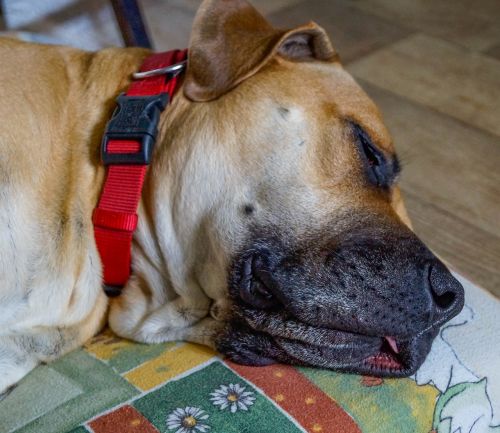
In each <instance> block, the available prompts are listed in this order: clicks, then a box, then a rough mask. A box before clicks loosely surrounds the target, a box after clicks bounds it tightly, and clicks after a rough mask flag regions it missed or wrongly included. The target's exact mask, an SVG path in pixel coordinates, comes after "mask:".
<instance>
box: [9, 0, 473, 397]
mask: <svg viewBox="0 0 500 433" xmlns="http://www.w3.org/2000/svg"><path fill="white" fill-rule="evenodd" d="M148 56H150V53H149V52H148V51H146V50H141V49H107V50H103V51H100V52H97V53H87V52H82V51H79V50H75V49H71V48H65V47H57V46H40V45H33V44H26V43H21V42H17V41H14V40H9V39H2V40H0V58H1V59H2V61H1V65H0V100H1V101H2V104H0V119H2V121H1V123H0V393H2V392H5V391H6V390H7V389H8V388H10V387H11V386H13V385H15V384H16V383H17V382H18V381H19V380H20V379H21V378H22V377H23V376H24V375H25V374H26V373H28V372H29V371H30V370H31V369H32V368H34V367H35V366H36V365H37V364H39V363H40V362H45V361H50V360H53V359H56V358H57V357H59V356H61V355H62V354H64V353H66V352H68V351H69V350H72V349H74V348H76V347H78V346H79V345H81V344H82V343H84V342H85V341H86V340H87V339H88V338H90V337H91V336H92V335H94V334H96V333H97V332H98V331H99V330H100V329H101V328H102V326H103V325H104V324H105V323H106V321H108V322H109V325H110V326H111V328H112V329H113V330H114V332H116V333H117V334H118V335H120V336H123V337H126V338H130V339H132V340H136V341H142V342H161V341H168V340H175V339H183V340H187V341H194V342H199V343H202V344H209V345H212V346H215V347H217V348H218V349H219V350H220V351H221V352H223V353H224V354H227V355H228V356H230V357H231V358H232V359H234V360H235V361H237V362H242V363H247V364H255V365H263V364H267V363H272V362H286V363H293V364H301V365H309V366H318V367H326V368H333V369H338V370H342V371H348V372H355V373H364V374H373V375H383V376H405V375H409V374H412V373H414V372H415V371H416V369H417V368H418V367H419V366H420V364H421V363H422V362H423V360H424V358H425V356H426V355H427V353H428V352H429V350H430V347H431V344H432V341H433V338H434V337H435V336H436V334H437V332H438V330H439V327H440V326H441V325H442V324H443V323H444V322H446V321H447V320H449V319H450V318H452V317H453V316H454V315H456V314H457V313H458V312H459V311H460V309H461V308H462V306H463V289H462V288H461V286H460V285H459V283H458V282H457V281H456V280H455V279H454V278H453V277H452V276H451V274H450V273H449V272H448V270H447V269H446V268H445V266H444V265H443V264H442V263H441V262H440V261H439V260H438V259H437V258H436V257H435V256H434V255H433V254H432V253H431V252H430V251H429V250H428V249H427V248H426V247H425V245H423V243H422V242H421V241H420V240H419V239H418V238H417V237H416V236H415V235H414V234H413V232H412V231H411V228H410V225H409V221H408V219H407V217H406V213H405V210H404V206H403V203H402V201H401V198H400V194H399V190H398V187H397V181H398V176H399V173H400V167H399V164H398V160H397V157H396V155H395V153H394V148H393V145H392V143H391V138H390V136H389V134H388V132H387V130H386V129H385V127H384V124H383V122H382V120H381V116H380V114H379V112H378V111H377V108H376V107H375V105H374V104H373V102H372V101H371V100H370V99H369V98H368V97H367V96H366V94H365V93H364V92H363V91H362V90H361V89H360V87H359V86H358V85H357V84H356V83H355V81H354V80H353V79H352V77H351V76H350V75H349V74H348V73H347V72H346V71H345V70H344V69H343V67H342V65H341V63H340V61H339V57H338V56H337V53H336V52H335V50H334V49H333V47H332V44H331V42H330V40H329V39H328V37H327V35H326V34H325V32H324V31H323V29H322V28H320V27H319V26H317V25H316V24H314V23H310V24H307V25H304V26H301V27H298V28H295V29H291V30H278V29H275V28H273V27H272V26H271V25H270V24H268V23H267V22H266V21H265V20H264V18H262V16H261V15H259V14H258V13H257V12H256V11H255V9H253V8H252V7H251V6H250V5H249V4H248V3H246V2H245V1H243V0H206V1H204V2H203V4H202V6H201V8H200V10H199V12H198V14H197V17H196V19H195V22H194V25H193V31H192V36H191V42H190V46H189V57H188V64H187V68H186V70H185V71H184V72H183V73H181V75H180V76H179V77H178V79H179V80H180V81H179V83H180V84H179V88H178V89H177V90H176V92H175V95H173V97H172V98H171V101H170V105H169V106H168V107H167V109H166V110H165V111H164V112H163V113H162V114H161V118H160V122H159V133H158V136H157V139H156V145H155V149H154V152H153V155H152V161H151V164H150V165H149V168H148V171H147V175H146V180H145V184H144V188H143V191H142V197H141V201H140V205H139V208H138V211H137V213H138V227H137V230H136V231H135V234H134V238H133V246H132V273H131V277H130V279H129V281H128V283H127V284H126V286H125V287H124V288H123V291H122V294H121V295H120V296H119V297H117V298H113V299H112V300H108V298H107V297H106V296H105V294H104V292H103V288H102V287H103V266H102V262H101V256H100V255H99V251H98V249H97V246H96V241H95V238H94V227H93V223H92V214H93V211H94V209H95V208H96V206H97V202H98V200H99V197H100V194H101V190H102V188H103V184H104V181H105V176H106V168H105V167H104V165H103V164H102V162H101V158H100V143H101V137H102V135H103V133H104V128H105V125H106V122H107V121H108V120H109V118H110V116H111V114H112V112H113V109H114V107H115V102H114V101H115V99H116V97H117V96H118V95H119V94H120V93H121V92H123V91H125V90H126V89H127V88H128V87H129V85H130V83H131V77H132V74H133V73H135V72H137V71H138V70H139V68H140V66H141V64H142V63H143V61H144V60H145V59H146V58H148ZM165 79H167V78H165ZM108 306H109V309H108ZM108 311H109V314H108Z"/></svg>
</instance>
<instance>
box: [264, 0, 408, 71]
mask: <svg viewBox="0 0 500 433" xmlns="http://www.w3.org/2000/svg"><path fill="white" fill-rule="evenodd" d="M354 3H355V2H352V1H347V0H306V1H302V2H300V3H298V4H295V5H293V6H290V7H287V8H284V9H282V10H280V11H279V12H277V13H274V14H271V15H269V18H270V20H271V22H272V23H273V24H275V25H277V26H278V27H285V28H287V27H294V26H296V25H298V24H304V23H306V22H308V21H311V20H312V21H316V22H317V23H318V24H319V25H321V26H323V27H324V28H325V30H326V31H327V32H328V34H329V35H330V37H331V38H332V41H333V43H334V46H335V48H336V49H337V51H338V52H339V53H340V57H341V59H342V61H343V62H344V63H349V62H351V61H353V60H354V59H357V58H359V57H361V56H363V55H366V54H368V53H370V52H372V51H374V50H377V49H379V48H381V47H383V46H385V45H387V44H390V43H393V42H395V41H397V40H399V39H401V38H404V37H405V36H407V35H409V34H410V33H411V30H409V29H408V28H405V27H404V25H401V24H399V23H394V22H391V21H388V20H385V19H384V18H381V17H378V16H376V15H373V14H370V13H365V12H363V11H361V10H359V9H357V8H356V7H355V6H354V5H353V4H354Z"/></svg>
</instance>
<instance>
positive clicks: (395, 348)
mask: <svg viewBox="0 0 500 433" xmlns="http://www.w3.org/2000/svg"><path fill="white" fill-rule="evenodd" d="M384 338H385V341H387V343H389V346H391V349H392V350H393V351H394V353H399V348H398V343H396V339H395V338H394V337H384Z"/></svg>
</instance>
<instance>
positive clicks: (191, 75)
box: [184, 0, 338, 101]
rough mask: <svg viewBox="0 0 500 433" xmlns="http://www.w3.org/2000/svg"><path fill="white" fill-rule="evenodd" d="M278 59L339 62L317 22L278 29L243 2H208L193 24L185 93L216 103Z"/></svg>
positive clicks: (199, 99) (190, 97) (243, 0)
mask: <svg viewBox="0 0 500 433" xmlns="http://www.w3.org/2000/svg"><path fill="white" fill-rule="evenodd" d="M277 55H280V56H282V57H285V58H287V59H291V60H296V61H312V60H319V61H328V62H332V61H338V56H337V54H336V52H335V50H334V49H333V47H332V44H331V42H330V39H329V38H328V36H327V35H326V33H325V31H324V30H323V29H322V28H321V27H320V26H318V25H317V24H315V23H312V22H311V23H309V24H306V25H304V26H300V27H297V28H295V29H292V30H279V29H275V28H274V27H272V26H271V25H270V24H269V23H268V22H267V21H266V20H265V18H264V17H263V16H262V15H260V14H259V12H257V10H256V9H255V8H253V7H252V6H251V5H250V4H249V3H247V2H246V1H245V0H205V1H204V2H203V3H202V5H201V7H200V9H199V10H198V13H197V15H196V18H195V20H194V24H193V31H192V34H191V42H190V47H189V61H188V70H187V75H186V81H185V85H184V93H185V95H186V96H187V97H188V98H189V99H192V100H193V101H209V100H212V99H216V98H218V97H219V96H221V95H223V94H224V93H226V92H228V91H229V90H231V89H232V88H234V87H235V86H237V85H238V84H239V83H241V82H242V81H244V80H245V79H247V78H249V77H251V76H252V75H254V74H255V73H257V72H258V71H259V70H260V69H261V68H262V67H263V66H265V65H266V64H267V63H268V62H269V61H270V60H271V59H272V58H273V57H275V56H277Z"/></svg>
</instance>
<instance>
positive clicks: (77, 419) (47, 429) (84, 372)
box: [16, 349, 139, 433]
mask: <svg viewBox="0 0 500 433" xmlns="http://www.w3.org/2000/svg"><path fill="white" fill-rule="evenodd" d="M47 368H49V369H51V370H53V372H54V374H55V376H54V374H52V377H61V376H63V377H66V379H67V381H68V382H69V383H72V384H74V386H75V388H77V389H79V390H81V393H78V394H77V395H74V396H73V397H71V398H69V399H68V400H67V401H63V402H61V404H59V405H58V406H57V407H54V408H53V409H52V410H49V411H47V412H45V413H44V415H43V416H41V417H40V418H37V419H35V420H33V421H31V422H29V423H27V424H26V425H24V427H23V428H21V429H19V430H17V431H16V433H17V432H19V433H40V432H44V433H61V432H67V431H69V430H71V429H74V428H76V427H78V426H79V425H80V424H82V423H83V422H85V421H86V420H88V419H89V418H91V417H92V416H94V415H97V414H98V413H100V412H102V411H104V410H106V409H109V408H112V407H113V406H115V405H117V404H119V403H121V402H123V401H125V400H128V399H130V398H132V397H133V396H135V395H137V394H139V391H138V390H137V389H135V388H134V387H133V386H132V385H130V384H129V383H128V382H127V381H126V380H125V379H123V378H122V377H121V376H118V375H117V374H116V373H114V372H113V371H112V369H111V368H110V367H108V366H107V365H105V364H103V363H102V362H101V361H98V360H97V359H95V358H93V357H91V356H90V355H88V354H87V353H85V352H84V351H83V350H81V349H80V350H76V351H74V352H71V353H69V354H68V355H66V356H64V357H62V358H61V359H59V360H58V361H56V362H54V363H51V364H49V365H48V366H47ZM58 386H59V385H58V383H47V384H46V386H44V387H43V390H40V392H42V391H43V397H42V400H43V399H46V400H50V399H52V400H55V397H52V396H54V394H55V395H59V394H60V393H61V390H59V389H58ZM23 405H24V407H25V408H26V405H25V404H23Z"/></svg>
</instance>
